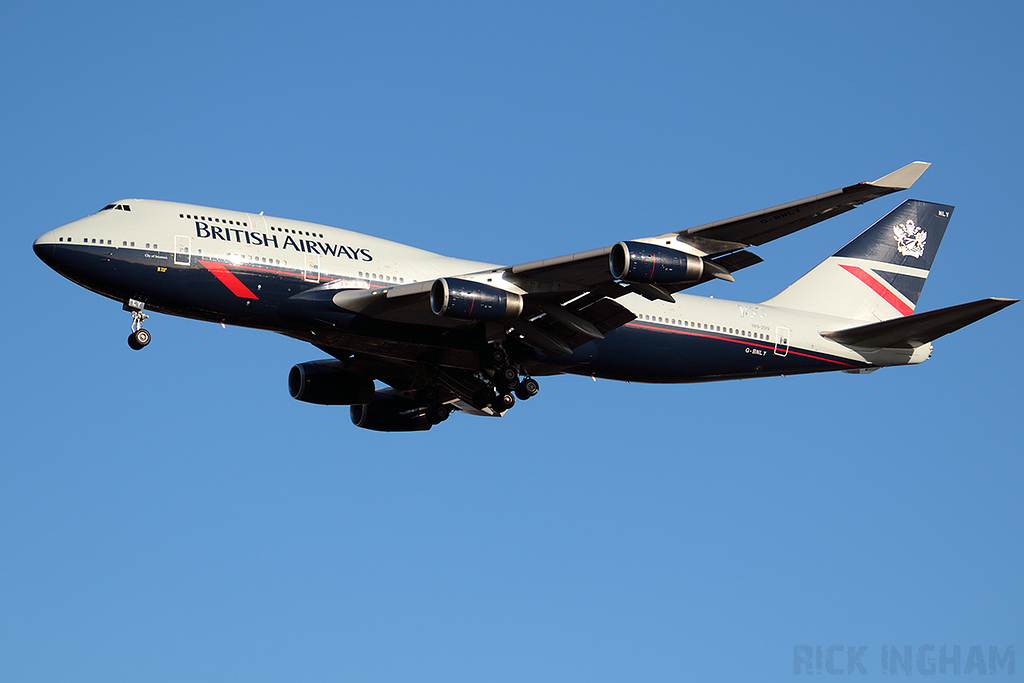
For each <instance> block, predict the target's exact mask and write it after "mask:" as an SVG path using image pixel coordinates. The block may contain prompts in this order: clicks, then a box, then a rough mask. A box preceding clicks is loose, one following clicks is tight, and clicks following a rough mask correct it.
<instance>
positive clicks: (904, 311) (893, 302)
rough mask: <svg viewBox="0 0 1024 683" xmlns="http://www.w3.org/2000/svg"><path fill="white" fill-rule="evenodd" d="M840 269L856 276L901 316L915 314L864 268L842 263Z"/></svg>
mask: <svg viewBox="0 0 1024 683" xmlns="http://www.w3.org/2000/svg"><path fill="white" fill-rule="evenodd" d="M839 267H840V268H842V269H843V270H845V271H846V272H848V273H849V274H850V275H852V276H854V277H855V278H857V279H858V280H860V281H861V282H863V283H864V284H866V285H867V286H868V287H870V288H871V289H872V290H873V291H874V292H875V294H877V295H878V296H880V297H882V298H883V299H885V301H886V303H888V304H889V305H890V306H892V307H893V308H895V309H896V310H897V311H899V312H900V315H910V314H911V313H913V312H914V309H913V308H911V307H910V306H908V305H906V304H905V303H903V300H902V299H900V298H899V297H897V296H896V295H895V294H894V293H893V292H892V291H890V290H889V288H888V287H886V286H885V285H883V284H882V283H881V282H879V281H878V280H876V279H875V278H873V277H871V275H870V274H869V273H868V272H867V271H866V270H864V269H863V268H858V267H857V266H848V265H846V264H843V263H840V264H839Z"/></svg>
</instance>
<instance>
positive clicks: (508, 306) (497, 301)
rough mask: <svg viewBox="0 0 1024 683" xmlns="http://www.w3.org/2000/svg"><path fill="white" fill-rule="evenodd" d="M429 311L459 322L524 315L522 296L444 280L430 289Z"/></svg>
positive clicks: (511, 317) (472, 284) (456, 280)
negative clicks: (456, 319)
mask: <svg viewBox="0 0 1024 683" xmlns="http://www.w3.org/2000/svg"><path fill="white" fill-rule="evenodd" d="M430 309H431V310H432V311H434V313H436V314H437V315H441V316H445V317H447V318H458V319H460V320H512V319H513V318H517V317H519V314H520V313H522V312H523V297H521V296H519V295H518V294H515V293H514V292H506V291H505V290H504V289H499V288H498V287H492V286H490V285H483V284H480V283H479V282H470V281H468V280H459V279H456V278H450V277H448V278H441V279H440V280H435V281H434V284H433V285H432V286H431V287H430Z"/></svg>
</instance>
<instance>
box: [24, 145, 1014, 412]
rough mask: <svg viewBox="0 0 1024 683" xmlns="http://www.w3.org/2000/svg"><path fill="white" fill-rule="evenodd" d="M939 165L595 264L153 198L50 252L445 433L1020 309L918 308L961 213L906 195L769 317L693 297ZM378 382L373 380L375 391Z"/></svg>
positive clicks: (795, 364) (674, 235) (337, 396)
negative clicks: (761, 250) (624, 389)
mask: <svg viewBox="0 0 1024 683" xmlns="http://www.w3.org/2000/svg"><path fill="white" fill-rule="evenodd" d="M928 166H929V164H927V163H924V162H914V163H912V164H909V165H907V166H905V167H903V168H901V169H899V170H897V171H894V172H893V173H890V174H889V175H886V176H884V177H882V178H879V179H878V180H876V181H874V182H869V183H859V184H856V185H850V186H848V187H843V188H840V189H838V190H834V191H832V192H826V193H824V194H819V195H815V196H813V197H808V198H806V199H801V200H799V201H795V202H791V203H788V204H783V205H780V206H776V207H772V208H770V209H765V210H763V211H758V212H756V213H751V214H746V215H743V216H737V217H735V218H730V219H727V220H722V221H717V222H715V223H709V224H707V225H701V226H697V227H692V228H687V229H685V230H679V231H678V232H670V233H666V234H664V235H657V236H654V237H643V238H639V239H630V240H626V241H622V242H619V243H617V244H614V245H611V246H607V247H601V248H598V249H592V250H590V251H584V252H579V253H576V254H569V255H567V256H558V257H554V258H548V259H544V260H540V261H533V262H530V263H521V264H518V265H512V266H500V265H494V264H489V263H479V262H475V261H465V260H461V259H456V258H450V257H447V256H441V255H438V254H434V253H430V252H427V251H423V250H421V249H416V248H414V247H410V246H406V245H403V244H398V243H396V242H389V241H387V240H383V239H380V238H377V237H371V236H368V235H362V234H359V233H355V232H350V231H347V230H341V229H338V228H331V227H327V226H323V225H315V224H312V223H304V222H301V221H295V220H289V219H283V218H271V217H270V216H264V215H262V214H250V213H245V212H241V211H228V210H224V209H213V208H209V207H203V206H194V205H191V204H178V203H173V202H165V201H153V200H144V199H125V200H121V201H117V202H114V203H112V204H108V205H107V206H105V207H103V209H101V210H100V211H98V212H97V213H95V214H93V215H91V216H88V217H86V218H82V219H81V220H77V221H74V222H72V223H69V224H67V225H64V226H62V227H59V228H57V229H55V230H51V231H49V232H47V233H46V234H44V235H43V236H42V237H40V238H39V239H37V240H36V241H35V245H34V249H35V252H36V254H37V255H38V256H39V258H41V259H42V260H43V261H44V262H45V263H46V264H47V265H49V266H50V267H51V268H53V269H54V270H56V271H57V272H58V273H60V274H61V275H63V276H64V277H66V278H68V279H69V280H71V281H73V282H75V283H77V284H79V285H81V286H83V287H85V288H87V289H90V290H92V291H94V292H96V293H97V294H101V295H103V296H106V297H108V298H110V299H113V300H115V301H118V302H121V303H122V304H123V306H124V309H125V310H126V311H128V312H130V313H131V316H132V333H131V335H130V336H129V337H128V345H129V346H131V347H132V348H133V349H136V350H138V349H142V348H143V347H145V346H146V345H147V344H149V342H150V333H149V332H148V331H147V330H146V329H144V328H143V327H142V324H143V321H144V320H145V319H146V318H147V317H148V315H147V313H146V312H147V311H156V312H159V313H168V314H171V315H178V316H183V317H187V318H195V319H198V320H207V321H212V322H219V323H223V324H226V325H240V326H244V327H252V328H258V329H265V330H271V331H273V332H277V333H279V334H284V335H287V336H289V337H294V338H295V339H301V340H303V341H307V342H309V343H311V344H313V345H314V346H316V347H317V348H318V349H320V350H321V351H322V352H324V353H325V354H326V355H327V356H329V358H326V359H324V360H316V361H311V362H307V363H300V364H298V365H295V366H294V367H292V368H291V371H290V372H289V374H288V389H289V391H290V393H291V395H292V397H294V398H296V399H298V400H300V401H307V402H310V403H317V404H325V405H348V406H351V408H350V410H351V416H352V421H353V423H355V424H356V425H357V426H359V427H363V428H366V429H373V430H379V431H419V430H426V429H430V428H431V427H432V426H433V425H435V424H438V423H440V422H442V421H444V420H445V419H447V418H448V416H449V415H450V413H451V412H452V411H453V410H458V411H461V412H464V413H467V414H470V415H491V416H500V415H504V414H505V412H506V411H508V410H509V409H510V408H512V406H513V405H514V404H515V403H516V398H517V397H518V398H519V399H520V400H525V399H528V398H530V397H532V396H534V395H535V394H537V392H538V390H539V384H538V382H537V380H536V377H540V376H546V375H557V374H562V373H571V374H577V375H586V376H592V377H595V378H596V377H601V378H606V379H615V380H626V381H633V382H664V383H668V382H680V383H682V382H704V381H713V380H726V379H742V378H748V377H762V376H771V375H784V374H785V375H792V374H797V373H809V372H825V371H829V370H842V371H845V372H871V371H873V370H875V369H877V368H881V367H886V366H891V365H909V364H915V363H920V362H922V361H924V360H926V359H927V358H928V357H929V355H930V354H931V349H932V345H931V342H932V341H934V340H935V339H937V338H938V337H941V336H942V335H945V334H948V333H950V332H953V331H955V330H957V329H959V328H961V327H963V326H965V325H969V324H970V323H972V322H975V321H977V320H979V319H981V318H983V317H985V316H987V315H990V314H992V313H994V312H996V311H998V310H1000V309H1002V308H1004V307H1006V306H1008V305H1010V304H1012V303H1015V302H1016V300H1014V299H998V298H989V299H982V300H980V301H975V302H973V303H967V304H961V305H958V306H952V307H949V308H943V309H940V310H935V311H928V312H926V313H916V312H915V307H916V306H917V301H918V297H919V296H920V294H921V289H922V287H924V283H925V279H926V278H927V277H928V272H929V270H930V268H931V265H932V260H933V259H934V258H935V252H936V251H937V250H938V248H939V242H940V241H941V240H942V236H943V233H944V232H945V230H946V226H947V225H948V223H949V219H950V217H951V216H952V214H953V207H952V206H947V205H945V204H934V203H931V202H924V201H917V200H907V201H905V202H903V203H902V204H900V205H899V206H897V207H896V208H895V209H893V210H892V211H890V212H889V213H888V215H886V216H885V217H884V218H882V219H881V220H879V221H878V222H877V223H875V224H874V225H872V226H871V227H870V228H868V229H867V230H866V231H864V232H863V233H861V234H860V235H859V236H858V237H856V238H855V239H854V240H853V241H852V242H850V243H849V244H847V245H846V246H845V247H843V248H842V249H840V250H839V251H837V252H836V253H835V254H833V255H832V256H830V257H829V258H827V259H826V260H825V261H823V262H822V263H821V264H820V265H818V266H817V267H816V268H814V269H813V270H812V271H811V272H810V273H808V274H807V275H805V276H804V277H802V278H800V279H799V280H797V281H796V282H794V283H793V284H792V285H790V286H789V287H788V288H787V289H786V290H784V291H783V292H782V293H780V294H778V295H776V296H775V297H773V298H771V299H769V300H767V301H764V302H761V303H744V302H738V301H727V300H723V299H710V298H706V297H700V296H694V295H692V294H689V293H684V290H688V289H690V288H691V287H695V286H697V285H700V284H702V283H704V282H707V281H709V280H712V279H716V278H718V279H723V280H730V281H731V280H733V274H734V273H736V272H737V271H739V270H741V269H743V268H746V267H748V266H751V265H754V264H756V263H759V262H760V261H761V259H760V258H759V257H758V256H756V255H755V254H753V253H752V252H751V251H749V248H750V247H753V246H759V245H762V244H765V243H766V242H769V241H771V240H774V239H778V238H780V237H784V236H786V235H789V234H790V233H792V232H795V231H797V230H801V229H803V228H806V227H808V226H811V225H814V224H815V223H818V222H820V221H823V220H825V219H828V218H831V217H833V216H837V215H839V214H841V213H844V212H846V211H849V210H850V209H853V208H855V207H857V206H859V205H860V204H863V203H865V202H867V201H870V200H872V199H877V198H879V197H883V196H885V195H888V194H890V193H893V192H896V191H898V190H904V189H907V188H909V187H910V186H911V185H913V183H914V182H915V181H916V180H917V179H918V178H919V177H920V176H921V174H922V173H924V171H925V170H926V169H927V168H928ZM378 383H379V385H378Z"/></svg>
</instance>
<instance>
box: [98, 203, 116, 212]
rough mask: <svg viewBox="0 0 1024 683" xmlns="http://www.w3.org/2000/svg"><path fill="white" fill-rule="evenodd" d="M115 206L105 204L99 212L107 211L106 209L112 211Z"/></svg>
mask: <svg viewBox="0 0 1024 683" xmlns="http://www.w3.org/2000/svg"><path fill="white" fill-rule="evenodd" d="M115 206H117V205H116V204H107V205H106V206H104V207H103V208H102V209H100V211H107V210H108V209H113V208H114V207H115ZM97 213H98V212H97Z"/></svg>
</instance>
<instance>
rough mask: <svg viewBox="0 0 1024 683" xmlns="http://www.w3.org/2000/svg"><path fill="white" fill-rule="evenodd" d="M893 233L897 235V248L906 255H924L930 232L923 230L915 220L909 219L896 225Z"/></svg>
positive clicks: (919, 256) (917, 256)
mask: <svg viewBox="0 0 1024 683" xmlns="http://www.w3.org/2000/svg"><path fill="white" fill-rule="evenodd" d="M892 232H893V234H894V235H895V236H896V249H898V250H899V252H900V253H901V254H903V255H904V256H913V257H914V258H921V256H923V255H924V242H925V240H926V239H928V233H926V232H925V231H924V230H922V229H921V228H920V227H918V226H917V224H915V223H914V221H909V220H908V221H907V222H906V223H900V224H899V225H894V226H893V228H892Z"/></svg>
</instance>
